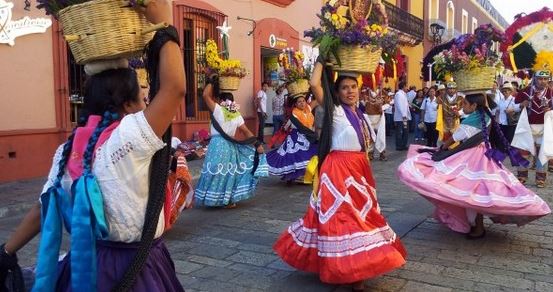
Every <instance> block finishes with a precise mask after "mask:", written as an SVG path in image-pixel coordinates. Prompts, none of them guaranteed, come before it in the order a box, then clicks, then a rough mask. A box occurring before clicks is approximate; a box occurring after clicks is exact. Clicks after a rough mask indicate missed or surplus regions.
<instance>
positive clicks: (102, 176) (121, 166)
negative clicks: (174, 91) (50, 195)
mask: <svg viewBox="0 0 553 292" xmlns="http://www.w3.org/2000/svg"><path fill="white" fill-rule="evenodd" d="M163 146H164V143H163V141H162V140H161V139H159V138H158V137H157V136H156V134H155V133H154V131H153V130H152V128H151V127H150V125H149V124H148V122H147V121H146V118H145V117H144V112H138V113H136V114H130V115H127V116H125V117H124V118H123V119H122V120H121V123H120V124H119V126H118V127H117V128H116V129H115V130H114V131H113V132H112V134H111V136H110V137H109V138H108V140H106V142H105V143H104V144H103V145H102V146H101V147H99V148H98V149H97V150H96V152H95V155H96V156H95V159H94V164H93V166H92V172H93V174H94V175H95V176H96V178H97V180H98V184H99V185H100V189H101V190H102V194H103V197H104V211H105V215H106V220H107V223H108V228H109V235H108V240H110V241H118V242H136V241H140V237H141V234H142V228H143V226H144V216H145V213H146V205H147V202H148V196H149V193H148V185H149V182H150V179H149V176H150V163H151V159H152V156H153V155H154V153H155V152H156V151H158V150H159V149H161V148H163ZM62 150H63V145H61V146H60V147H59V148H58V150H57V151H56V154H55V155H54V161H53V165H52V168H51V169H50V174H49V175H48V181H47V182H46V184H45V185H44V188H43V192H45V191H46V190H47V189H48V188H49V187H51V186H52V185H53V183H54V181H55V178H56V175H57V173H58V163H59V161H60V159H61V154H62ZM72 182H73V181H72V179H71V177H70V176H69V174H68V172H67V171H66V172H65V175H64V177H63V179H62V186H63V188H64V189H65V191H66V192H67V193H68V194H69V193H70V188H71V184H72ZM164 225H165V224H164V215H163V211H162V212H161V215H160V218H159V221H158V224H157V229H156V234H155V237H156V238H157V237H160V236H161V235H162V234H163V230H164V227H165V226H164Z"/></svg>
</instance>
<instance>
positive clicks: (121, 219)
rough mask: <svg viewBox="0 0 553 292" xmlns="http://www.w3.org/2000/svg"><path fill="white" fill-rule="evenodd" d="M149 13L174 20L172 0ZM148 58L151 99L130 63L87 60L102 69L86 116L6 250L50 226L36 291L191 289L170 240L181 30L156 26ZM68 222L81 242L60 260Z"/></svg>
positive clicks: (161, 0)
mask: <svg viewBox="0 0 553 292" xmlns="http://www.w3.org/2000/svg"><path fill="white" fill-rule="evenodd" d="M145 15H146V18H147V19H148V20H149V21H150V22H152V23H162V22H165V23H168V24H170V23H172V17H171V5H170V3H169V1H166V0H157V1H149V4H148V6H147V8H146V9H145ZM146 57H147V58H148V61H147V64H148V65H147V68H148V70H149V73H150V79H151V80H150V81H151V85H152V90H151V92H150V94H151V95H150V96H151V97H152V98H151V103H150V105H149V106H148V107H146V104H145V103H144V100H143V99H142V97H141V96H140V88H139V85H138V82H137V77H136V73H135V72H134V71H133V70H132V69H130V68H128V67H127V62H126V61H106V62H100V63H99V64H96V66H88V65H87V66H86V67H85V68H86V69H91V70H92V71H91V70H87V71H88V73H89V75H91V76H89V79H88V80H87V82H86V86H85V93H84V105H83V111H82V115H81V116H82V117H83V120H82V122H81V123H79V125H78V127H77V128H75V130H74V131H73V133H72V134H71V136H70V137H69V139H68V141H67V142H66V143H64V144H63V145H61V146H60V147H59V148H58V150H57V151H56V153H55V155H54V159H53V160H54V161H53V164H52V168H51V170H50V174H49V176H48V180H47V182H46V184H45V185H44V192H43V194H42V195H41V198H40V203H37V205H35V206H34V207H33V208H32V209H31V211H30V212H29V214H28V215H27V217H25V219H24V220H23V222H22V223H21V225H20V226H19V227H18V228H17V230H16V232H15V233H14V234H13V235H12V236H11V237H10V239H9V240H8V241H7V243H6V244H5V245H4V246H3V248H2V253H4V254H5V255H9V256H12V257H15V255H14V254H15V252H16V251H17V250H19V249H20V248H21V247H22V246H23V245H25V244H26V243H27V242H28V241H30V239H32V238H33V237H34V236H35V235H36V234H37V233H38V232H39V231H41V240H40V246H39V253H38V263H37V270H36V280H35V287H34V288H35V290H40V291H79V290H80V291H96V290H98V291H110V290H113V289H115V290H118V291H120V290H132V291H184V289H183V288H182V286H181V284H180V283H179V280H178V278H177V276H176V273H175V267H174V264H173V261H172V260H171V257H170V256H169V252H168V250H167V248H166V246H165V244H164V243H163V239H162V238H161V235H162V234H163V232H164V229H165V226H164V224H165V220H164V212H161V207H162V206H163V203H164V201H165V195H164V194H165V193H164V191H165V187H166V183H167V181H166V178H167V172H168V170H169V168H168V164H169V145H168V144H167V143H168V142H169V138H170V135H164V133H166V130H167V129H168V128H169V126H170V124H171V122H172V119H173V116H174V115H175V114H176V111H177V109H178V108H179V105H180V103H181V101H182V98H183V96H184V92H185V78H184V70H183V67H182V56H181V53H180V48H179V45H178V34H177V31H176V29H175V28H174V27H172V26H169V27H167V28H164V29H161V30H159V31H158V32H156V34H155V36H154V38H153V39H152V41H151V42H150V43H149V44H148V48H147V54H146ZM92 67H95V68H92ZM108 68H110V69H108ZM111 68H115V69H111ZM158 70H159V71H158ZM152 81H153V82H152ZM169 134H170V133H169ZM162 136H164V140H162V139H161V137H162ZM166 138H167V139H166ZM160 150H161V151H160ZM151 202H154V203H151ZM41 213H42V214H41ZM40 217H42V229H40V221H39V220H38V218H40ZM63 225H65V227H66V229H67V230H68V231H69V232H70V233H71V249H70V251H69V253H68V255H67V256H65V258H64V259H63V260H62V261H61V262H60V263H59V264H58V254H59V244H60V243H61V236H62V226H63ZM151 238H155V239H154V240H153V241H151ZM4 258H5V257H4V255H3V256H2V261H4ZM0 268H2V269H4V268H5V266H4V264H3V263H0Z"/></svg>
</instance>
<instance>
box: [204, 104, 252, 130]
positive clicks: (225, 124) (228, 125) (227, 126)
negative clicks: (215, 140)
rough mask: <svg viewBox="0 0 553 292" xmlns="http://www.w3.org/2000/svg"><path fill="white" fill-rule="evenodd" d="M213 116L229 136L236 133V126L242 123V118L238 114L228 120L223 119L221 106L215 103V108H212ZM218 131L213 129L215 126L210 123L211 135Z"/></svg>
mask: <svg viewBox="0 0 553 292" xmlns="http://www.w3.org/2000/svg"><path fill="white" fill-rule="evenodd" d="M213 117H214V118H215V120H217V122H218V123H219V125H220V126H221V128H223V130H224V131H225V133H226V134H227V135H229V136H231V137H234V134H236V129H238V127H240V126H242V125H243V124H244V118H243V117H242V116H241V115H240V116H238V117H235V118H233V119H232V120H230V121H225V114H224V113H223V108H222V107H221V106H220V105H218V104H215V108H214V109H213ZM218 134H219V132H218V131H217V130H215V127H213V125H211V135H218Z"/></svg>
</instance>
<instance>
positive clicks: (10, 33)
mask: <svg viewBox="0 0 553 292" xmlns="http://www.w3.org/2000/svg"><path fill="white" fill-rule="evenodd" d="M12 8H13V3H11V2H6V1H5V0H0V44H8V45H10V46H13V45H15V38H16V37H20V36H23V35H27V34H33V33H45V32H46V30H47V29H48V28H49V27H50V26H52V20H51V19H50V18H30V17H28V16H25V17H23V18H21V19H18V20H12Z"/></svg>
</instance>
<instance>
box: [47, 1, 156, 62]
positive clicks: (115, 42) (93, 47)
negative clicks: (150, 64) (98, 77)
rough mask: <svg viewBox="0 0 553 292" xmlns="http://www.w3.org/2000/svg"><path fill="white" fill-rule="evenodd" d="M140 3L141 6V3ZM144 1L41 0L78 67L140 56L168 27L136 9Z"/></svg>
mask: <svg viewBox="0 0 553 292" xmlns="http://www.w3.org/2000/svg"><path fill="white" fill-rule="evenodd" d="M137 2H138V3H137ZM143 2H144V0H138V1H137V0H130V1H125V0H92V1H90V0H37V3H38V5H37V8H39V9H44V10H46V14H51V15H53V16H54V17H55V18H56V19H58V20H59V21H60V23H61V25H62V28H63V34H64V37H65V40H66V41H67V42H68V43H69V48H70V49H71V52H72V53H73V56H74V57H75V60H76V62H77V63H78V64H85V63H89V62H91V61H95V60H103V59H116V58H128V57H132V56H138V55H139V54H140V52H142V50H143V49H144V46H145V45H146V44H147V43H148V42H149V41H150V39H152V37H153V31H155V30H156V29H159V28H161V27H163V26H164V24H160V25H157V26H154V25H152V24H151V23H149V22H148V21H147V20H146V18H145V17H144V15H143V14H142V13H140V12H138V11H137V10H136V9H135V7H134V6H136V5H138V4H142V3H143Z"/></svg>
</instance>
